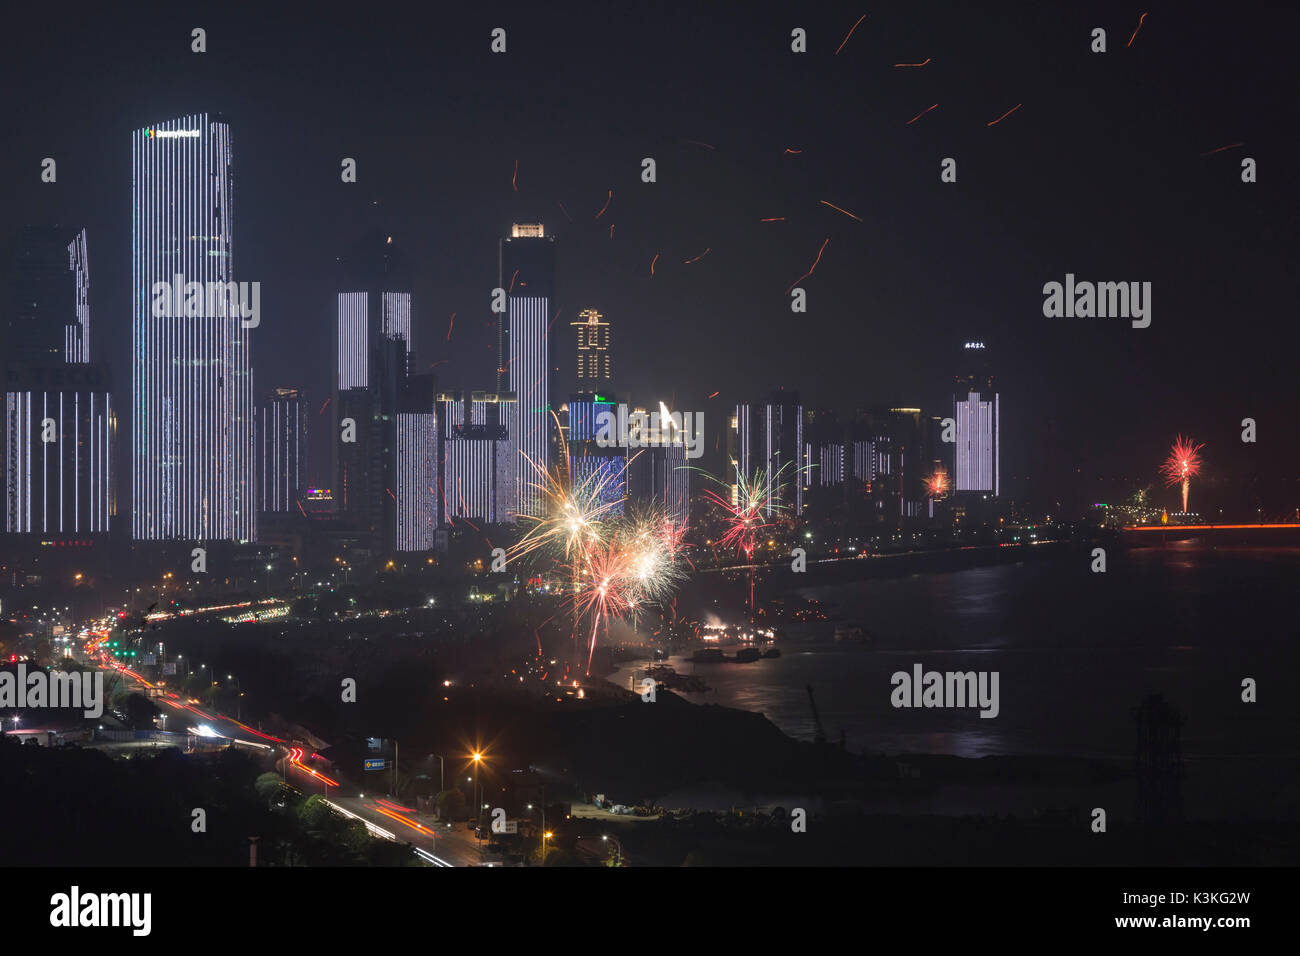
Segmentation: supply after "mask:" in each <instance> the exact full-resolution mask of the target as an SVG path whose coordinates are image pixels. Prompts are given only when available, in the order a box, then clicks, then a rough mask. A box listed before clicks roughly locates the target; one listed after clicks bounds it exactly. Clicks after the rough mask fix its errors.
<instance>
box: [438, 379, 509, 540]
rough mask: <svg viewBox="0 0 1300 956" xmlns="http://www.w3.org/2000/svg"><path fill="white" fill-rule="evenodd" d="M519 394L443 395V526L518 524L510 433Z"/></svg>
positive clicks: (440, 427) (440, 423)
mask: <svg viewBox="0 0 1300 956" xmlns="http://www.w3.org/2000/svg"><path fill="white" fill-rule="evenodd" d="M514 401H515V398H514V396H513V395H510V394H509V393H507V394H496V393H492V392H470V393H468V395H467V394H466V393H465V392H445V393H442V394H440V395H438V397H437V409H438V413H437V414H438V434H439V443H440V448H441V454H440V460H441V463H442V482H441V489H440V491H441V495H440V500H441V506H442V514H441V523H443V524H449V525H453V526H454V525H455V524H456V523H457V522H459V521H462V520H465V521H470V522H485V523H487V524H503V523H506V522H508V521H510V520H512V516H511V511H512V510H513V508H514V502H515V500H516V497H515V486H514V483H513V482H514V474H515V472H514V469H513V468H512V461H511V452H512V451H513V447H512V445H511V443H510V441H509V440H508V436H507V434H506V422H508V421H509V420H510V419H511V418H512V417H513V416H512V414H511V412H512V408H511V406H513V405H514Z"/></svg>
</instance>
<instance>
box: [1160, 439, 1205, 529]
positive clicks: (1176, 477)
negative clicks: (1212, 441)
mask: <svg viewBox="0 0 1300 956" xmlns="http://www.w3.org/2000/svg"><path fill="white" fill-rule="evenodd" d="M1204 447H1205V445H1204V444H1200V445H1193V444H1192V440H1191V439H1190V438H1184V437H1183V436H1182V435H1179V436H1178V437H1177V438H1176V439H1175V440H1174V445H1173V447H1172V448H1171V449H1170V450H1169V457H1168V458H1166V459H1165V462H1164V464H1163V465H1161V466H1160V474H1162V475H1163V476H1164V479H1165V487H1171V486H1173V485H1177V484H1182V486H1183V514H1186V513H1187V492H1188V489H1189V488H1190V486H1191V483H1192V479H1193V478H1195V477H1196V476H1197V475H1199V474H1200V473H1201V456H1200V455H1199V454H1197V453H1198V452H1199V451H1200V450H1201V449H1202V448H1204Z"/></svg>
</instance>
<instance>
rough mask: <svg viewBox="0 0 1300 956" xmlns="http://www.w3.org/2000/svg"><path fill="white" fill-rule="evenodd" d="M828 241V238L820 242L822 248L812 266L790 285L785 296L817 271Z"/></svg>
mask: <svg viewBox="0 0 1300 956" xmlns="http://www.w3.org/2000/svg"><path fill="white" fill-rule="evenodd" d="M830 241H831V240H830V238H829V237H828V238H827V239H825V240H824V241H823V242H822V247H821V248H820V249H818V250H817V258H816V259H814V260H813V264H812V265H811V266H809V267H808V271H807V272H805V273H804V274H803V275H801V276H800V277H799V278H797V279H795V280H794V281H793V282H791V283H790V288H789V289H786V290H785V294H786V295H789V294H790V292H791V291H792V290H793V289H794V287H795V286H797V285H798V284H799V283H800V282H802V281H803V280H804V279H806V278H808V277H809V276H810V275H812V274H813V273H814V272H815V271H816V270H817V263H819V262H821V261H822V253H823V252H825V251H826V246H827V244H828V243H830Z"/></svg>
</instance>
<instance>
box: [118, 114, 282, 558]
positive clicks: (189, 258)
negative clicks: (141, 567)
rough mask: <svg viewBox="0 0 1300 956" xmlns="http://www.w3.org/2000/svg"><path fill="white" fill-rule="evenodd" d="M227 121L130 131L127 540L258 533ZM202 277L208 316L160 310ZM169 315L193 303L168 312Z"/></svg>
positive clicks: (200, 118)
mask: <svg viewBox="0 0 1300 956" xmlns="http://www.w3.org/2000/svg"><path fill="white" fill-rule="evenodd" d="M233 187H234V178H233V166H232V154H231V139H230V127H229V126H228V125H227V124H226V123H224V122H221V121H219V120H217V119H214V118H212V117H210V116H209V115H208V114H206V113H204V114H196V115H192V116H184V117H181V118H179V119H173V120H168V121H166V122H163V123H158V124H156V125H154V126H149V127H145V128H142V129H137V130H135V131H134V132H133V133H132V135H131V240H132V249H131V283H132V285H131V294H132V359H133V365H134V370H133V387H132V401H131V442H132V452H133V453H132V466H133V472H132V490H133V502H132V506H133V513H132V519H131V528H132V536H133V537H134V538H136V539H137V540H141V539H144V540H166V539H183V540H191V541H206V540H225V541H252V540H253V539H254V532H255V526H254V520H255V519H254V515H255V512H256V507H255V502H254V486H253V469H254V455H253V417H254V412H253V374H252V360H251V354H250V341H249V340H250V335H249V329H247V328H245V327H243V323H242V319H241V316H240V314H239V308H238V303H237V302H232V301H230V297H229V296H226V295H216V296H211V295H209V294H207V293H208V292H209V291H210V289H211V288H212V287H211V286H209V285H208V284H209V283H214V284H215V283H230V282H233V281H235V279H234V277H235V268H234V258H233V236H234V222H233V211H234V195H233ZM159 283H167V284H168V287H172V289H173V295H174V296H175V297H176V298H177V299H178V300H179V298H180V296H181V292H180V291H179V290H175V288H174V286H175V284H177V283H182V284H184V285H185V286H186V288H185V290H184V291H185V293H187V294H188V293H189V292H190V290H191V289H193V285H192V284H193V283H201V284H202V285H201V287H200V293H199V294H200V297H201V299H202V307H201V308H200V309H199V310H197V311H200V312H201V313H202V314H201V315H186V314H179V315H175V314H174V315H164V316H162V317H158V316H155V315H154V311H155V309H154V305H155V300H156V297H157V295H158V294H159V286H158V284H159ZM170 311H172V312H177V311H183V312H188V311H190V310H189V309H188V308H187V309H185V310H175V309H173V310H170Z"/></svg>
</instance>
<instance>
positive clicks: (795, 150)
mask: <svg viewBox="0 0 1300 956" xmlns="http://www.w3.org/2000/svg"><path fill="white" fill-rule="evenodd" d="M785 151H786V152H787V153H791V154H792V155H795V156H797V155H799V154H800V153H802V152H803V150H802V149H791V148H790V147H789V146H787V147H786V148H785Z"/></svg>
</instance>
